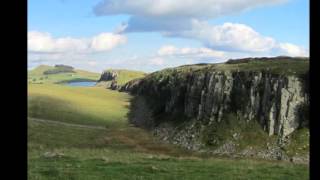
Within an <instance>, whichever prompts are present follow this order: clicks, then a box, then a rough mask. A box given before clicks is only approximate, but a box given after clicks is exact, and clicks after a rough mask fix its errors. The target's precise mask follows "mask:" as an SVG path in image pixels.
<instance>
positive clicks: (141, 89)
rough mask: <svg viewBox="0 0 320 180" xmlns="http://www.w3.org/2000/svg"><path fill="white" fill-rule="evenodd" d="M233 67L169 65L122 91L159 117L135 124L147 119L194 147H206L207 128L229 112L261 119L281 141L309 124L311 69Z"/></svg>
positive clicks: (158, 131) (152, 125)
mask: <svg viewBox="0 0 320 180" xmlns="http://www.w3.org/2000/svg"><path fill="white" fill-rule="evenodd" d="M232 66H234V65H232ZM307 66H308V64H306V67H307ZM223 67H226V66H225V65H223ZM227 67H228V68H222V66H221V67H220V66H219V67H217V68H211V67H210V68H207V67H201V68H193V69H192V68H190V69H188V68H187V67H186V68H182V69H181V68H180V69H179V68H176V69H169V70H166V71H160V72H156V73H153V74H150V75H149V76H147V77H146V78H144V79H140V80H138V81H131V82H129V83H127V84H126V85H124V86H122V88H121V90H122V91H129V92H131V93H132V94H134V95H136V96H138V97H140V98H144V99H145V103H144V104H146V105H145V106H147V107H148V108H149V111H150V112H148V114H152V117H153V119H152V120H150V118H148V119H149V120H148V121H149V122H138V121H139V119H140V120H141V119H142V118H139V119H135V120H134V123H136V124H139V125H141V124H145V125H146V126H149V127H148V128H151V129H153V130H154V132H155V134H158V135H159V136H161V137H162V138H163V139H171V142H173V143H175V144H180V145H182V146H185V147H187V148H189V149H199V148H200V147H202V146H203V142H202V141H201V140H200V139H201V137H202V136H203V135H202V134H203V133H204V131H205V129H206V127H207V126H211V125H217V126H219V123H221V122H223V121H225V118H226V116H227V115H229V114H233V115H235V116H236V118H238V119H239V121H240V119H242V120H243V121H245V122H253V121H254V122H257V123H258V124H259V125H260V126H261V128H262V129H263V130H264V131H265V132H266V134H268V135H269V136H272V135H275V136H276V137H278V138H277V139H278V142H283V141H285V139H286V137H287V136H288V135H290V134H291V133H292V132H294V131H295V130H296V129H298V128H300V127H307V126H308V122H309V120H308V118H306V114H308V106H309V93H308V88H307V87H308V82H309V80H308V71H300V72H295V71H296V70H297V71H298V70H299V67H297V68H293V70H292V69H291V70H292V71H290V66H287V67H281V66H280V68H282V69H286V71H288V72H291V73H288V72H285V73H282V72H280V73H279V71H275V69H271V68H270V69H269V68H266V66H264V68H262V69H252V68H251V69H250V68H247V69H243V68H241V66H237V68H235V69H232V68H229V65H228V66H227ZM277 68H278V66H277ZM140 101H141V100H140ZM150 121H152V122H150ZM168 123H169V124H172V123H176V124H179V125H177V126H176V127H174V126H172V125H171V126H167V124H168ZM235 136H236V135H235Z"/></svg>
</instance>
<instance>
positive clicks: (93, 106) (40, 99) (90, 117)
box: [28, 83, 309, 180]
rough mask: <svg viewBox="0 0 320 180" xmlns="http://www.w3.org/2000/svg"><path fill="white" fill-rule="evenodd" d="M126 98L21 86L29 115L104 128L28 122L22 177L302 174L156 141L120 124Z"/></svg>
mask: <svg viewBox="0 0 320 180" xmlns="http://www.w3.org/2000/svg"><path fill="white" fill-rule="evenodd" d="M130 99H131V96H129V95H128V94H126V93H119V92H117V91H111V90H106V89H103V88H99V87H70V86H64V85H57V84H50V83H46V84H29V85H28V116H29V117H37V118H43V119H50V120H55V121H61V122H67V123H74V124H83V125H98V126H102V127H105V129H89V128H84V127H72V126H67V125H63V124H55V123H50V122H38V121H34V120H32V119H28V178H29V179H31V180H32V179H41V180H42V179H43V180H46V179H77V180H82V179H83V180H85V179H93V180H94V179H130V180H132V179H190V180H191V179H192V180H193V179H299V180H300V179H308V176H309V172H308V170H309V168H308V166H306V165H297V164H290V163H284V162H279V161H263V160H253V159H251V160H250V159H227V158H215V157H211V156H210V155H206V154H201V153H194V152H189V151H186V150H183V149H180V148H179V147H176V146H174V145H170V144H166V143H164V142H161V141H159V140H157V139H156V138H154V137H153V136H152V135H151V134H150V133H149V132H147V131H145V130H143V129H140V128H136V127H132V126H130V125H129V124H128V123H127V118H126V116H127V113H128V111H129V109H128V105H129V101H130ZM48 154H49V155H48ZM50 154H51V155H50Z"/></svg>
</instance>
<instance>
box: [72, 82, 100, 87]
mask: <svg viewBox="0 0 320 180" xmlns="http://www.w3.org/2000/svg"><path fill="white" fill-rule="evenodd" d="M96 83H97V82H95V81H83V82H70V83H66V85H68V86H82V87H92V86H95V85H96Z"/></svg>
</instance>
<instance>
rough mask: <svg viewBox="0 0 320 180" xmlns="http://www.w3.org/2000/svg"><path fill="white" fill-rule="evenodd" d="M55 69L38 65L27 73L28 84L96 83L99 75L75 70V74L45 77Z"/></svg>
mask: <svg viewBox="0 0 320 180" xmlns="http://www.w3.org/2000/svg"><path fill="white" fill-rule="evenodd" d="M53 69H55V67H52V66H47V65H40V66H38V67H36V68H35V69H33V70H30V71H28V83H35V84H43V83H65V82H74V81H97V80H98V79H99V77H100V74H99V73H93V72H89V71H84V70H79V69H75V70H74V71H75V73H71V72H68V73H58V74H48V75H45V74H44V72H46V71H48V70H53Z"/></svg>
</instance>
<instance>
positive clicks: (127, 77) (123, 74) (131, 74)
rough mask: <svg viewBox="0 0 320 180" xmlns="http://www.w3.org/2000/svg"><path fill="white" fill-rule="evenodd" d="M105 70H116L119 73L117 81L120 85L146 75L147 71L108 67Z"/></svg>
mask: <svg viewBox="0 0 320 180" xmlns="http://www.w3.org/2000/svg"><path fill="white" fill-rule="evenodd" d="M105 71H110V72H116V73H117V74H118V76H117V78H116V81H117V84H118V85H120V86H121V85H124V84H125V83H127V82H129V81H131V80H133V79H137V78H142V77H144V76H145V75H146V73H145V72H142V71H133V70H126V69H107V70H105Z"/></svg>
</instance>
